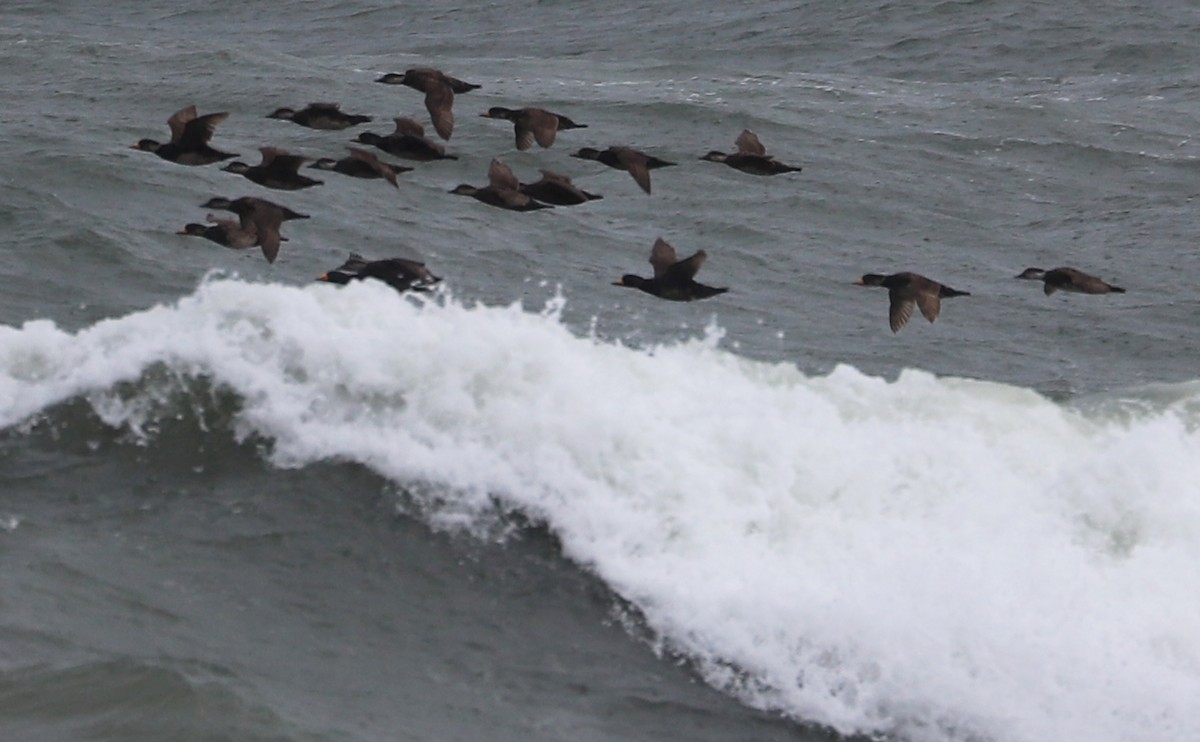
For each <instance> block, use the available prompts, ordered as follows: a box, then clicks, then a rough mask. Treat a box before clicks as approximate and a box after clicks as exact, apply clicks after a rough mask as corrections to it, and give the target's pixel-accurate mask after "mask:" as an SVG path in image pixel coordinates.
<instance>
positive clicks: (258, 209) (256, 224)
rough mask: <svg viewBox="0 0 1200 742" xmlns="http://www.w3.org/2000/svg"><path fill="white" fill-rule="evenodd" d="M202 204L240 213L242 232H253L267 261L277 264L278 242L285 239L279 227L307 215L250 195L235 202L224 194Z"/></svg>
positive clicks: (304, 217) (206, 206)
mask: <svg viewBox="0 0 1200 742" xmlns="http://www.w3.org/2000/svg"><path fill="white" fill-rule="evenodd" d="M201 206H203V207H204V208H206V209H222V210H224V211H232V212H233V213H235V214H237V215H238V219H239V220H240V224H239V227H240V229H241V230H242V231H243V232H253V234H254V235H255V237H256V244H257V245H259V246H260V247H261V248H262V251H263V256H264V257H265V258H266V259H267V262H268V263H274V262H275V258H276V257H277V256H278V255H279V243H280V242H281V241H282V240H283V238H282V237H280V235H279V228H280V226H281V225H282V224H283V222H284V221H286V220H288V219H307V218H308V215H307V214H300V213H297V212H295V211H292V210H291V209H289V208H287V207H286V206H280V205H279V204H277V203H273V202H271V201H268V200H266V199H265V198H253V197H250V196H245V197H242V198H238V199H234V200H232V201H231V200H229V199H227V198H221V197H217V198H210V199H209V200H208V201H206V202H204V203H203V204H201ZM185 229H186V227H185ZM189 234H190V233H189Z"/></svg>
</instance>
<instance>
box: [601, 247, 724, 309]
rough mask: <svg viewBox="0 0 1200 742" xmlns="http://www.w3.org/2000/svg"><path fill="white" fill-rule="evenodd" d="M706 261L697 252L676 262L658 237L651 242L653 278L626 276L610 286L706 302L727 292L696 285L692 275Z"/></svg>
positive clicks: (676, 259) (705, 257) (702, 253)
mask: <svg viewBox="0 0 1200 742" xmlns="http://www.w3.org/2000/svg"><path fill="white" fill-rule="evenodd" d="M707 259H708V253H706V252H704V251H703V250H700V251H698V252H696V254H695V255H692V256H691V257H689V258H684V259H683V260H680V259H679V258H678V257H677V256H676V255H675V248H674V247H671V245H670V244H668V243H667V241H666V240H664V239H662V238H661V237H660V238H658V239H657V240H655V242H654V247H653V248H652V249H651V250H650V265H652V266H653V267H654V277H653V278H643V277H641V276H635V275H633V274H631V273H626V274H625V275H623V276H621V278H620V279H619V280H617V281H614V282H613V285H614V286H629V287H630V288H635V289H640V290H642V291H645V292H646V293H647V294H653V295H654V296H657V297H659V298H660V299H668V300H670V301H695V300H697V299H707V298H708V297H710V296H716V295H717V294H723V293H725V292H726V291H728V290H729V289H728V288H715V287H713V286H705V285H704V284H702V283H696V281H695V280H694V279H695V277H696V272H697V271H699V270H700V266H701V265H703V264H704V261H705V260H707Z"/></svg>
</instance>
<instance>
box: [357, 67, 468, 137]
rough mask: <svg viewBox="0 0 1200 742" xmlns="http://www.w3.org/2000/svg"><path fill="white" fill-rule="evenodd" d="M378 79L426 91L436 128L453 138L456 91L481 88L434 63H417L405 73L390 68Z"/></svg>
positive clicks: (431, 116)
mask: <svg viewBox="0 0 1200 742" xmlns="http://www.w3.org/2000/svg"><path fill="white" fill-rule="evenodd" d="M376 82H381V83H384V84H387V85H404V86H406V87H410V88H412V89H413V90H418V91H420V92H422V93H424V94H425V110H427V111H429V117H430V120H431V121H433V128H434V130H435V131H436V132H437V133H438V136H440V137H441V138H442V139H446V140H449V139H450V135H451V134H452V133H453V132H454V112H453V110H452V107H453V105H454V94H455V93H469V92H470V91H472V90H476V89H477V88H479V86H478V85H474V84H472V83H469V82H465V81H463V80H459V79H458V78H456V77H451V76H450V75H447V74H446V73H445V72H442V71H441V70H435V69H432V68H430V67H414V68H412V69H408V70H405V71H404V72H403V73H397V72H389V73H388V74H386V75H383V76H382V77H380V78H379V79H378V80H376Z"/></svg>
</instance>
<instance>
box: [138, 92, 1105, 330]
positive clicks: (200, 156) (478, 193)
mask: <svg viewBox="0 0 1200 742" xmlns="http://www.w3.org/2000/svg"><path fill="white" fill-rule="evenodd" d="M377 82H380V83H385V84H389V85H405V86H407V87H410V88H413V89H415V90H418V91H420V92H422V93H424V94H425V107H426V109H427V110H428V112H429V116H430V120H431V122H432V124H433V128H434V131H435V132H437V135H438V136H439V137H441V138H442V139H443V140H447V141H448V140H449V139H450V136H451V134H452V133H453V131H454V113H453V109H452V106H453V103H454V95H455V94H456V93H458V94H462V93H467V92H470V91H471V90H475V89H476V88H478V87H479V86H478V85H475V84H472V83H468V82H464V81H463V80H459V79H457V78H454V77H451V76H449V75H447V74H445V73H444V72H442V71H440V70H435V69H430V68H414V69H410V70H407V71H406V72H403V73H389V74H386V75H383V76H382V77H380V78H379V79H378V80H377ZM481 116H483V117H484V118H491V119H502V120H507V121H510V122H512V124H513V129H514V133H515V138H516V146H517V149H518V150H522V151H524V150H528V149H529V148H530V147H532V146H533V144H534V143H535V142H536V143H537V144H538V146H540V147H550V146H552V145H553V144H554V141H555V139H556V135H557V133H558V132H559V131H565V130H570V129H583V128H587V125H586V124H578V123H576V122H574V121H572V120H571V119H569V118H567V117H566V116H563V115H561V114H557V113H553V112H551V111H547V110H545V109H543V108H535V107H527V108H520V109H515V110H514V109H509V108H502V107H498V106H497V107H492V108H490V109H488V111H487V112H486V113H483V114H481ZM228 117H229V114H228V113H210V114H207V115H204V116H200V115H198V114H197V111H196V108H195V106H188V107H186V108H183V109H181V110H179V111H176V112H175V114H174V115H172V116H171V117H170V118H169V119H168V120H167V124H168V126H170V129H171V139H170V141H169V142H165V143H159V142H156V141H154V140H152V139H142V140H141V141H139V142H138V143H137V144H135V145H133V148H134V149H139V150H144V151H147V152H153V153H154V154H156V155H158V156H159V157H161V158H162V159H164V160H168V161H170V162H175V163H178V164H181V165H193V166H195V165H210V164H214V163H218V162H222V161H224V160H229V159H232V158H234V157H237V155H236V154H234V153H230V152H222V151H220V150H217V149H215V148H213V147H212V146H211V145H210V144H209V142H210V141H211V139H212V136H213V133H214V131H215V129H216V127H217V125H218V124H220V123H221V122H222V121H224V120H225V119H226V118H228ZM268 118H273V119H281V120H286V121H292V122H293V123H296V124H299V125H301V126H305V127H308V128H312V129H325V130H343V129H347V128H349V127H352V126H358V125H360V124H365V123H368V122H370V121H371V117H370V116H363V115H357V114H349V113H345V112H343V111H342V110H341V108H340V107H339V106H338V104H336V103H311V104H309V105H308V106H307V107H305V108H303V109H301V110H294V109H291V108H279V109H277V110H275V111H274V112H273V113H271V114H269V115H268ZM394 123H395V129H394V130H393V131H392V132H391V133H388V134H384V135H380V134H376V133H373V132H362V133H360V134H358V135H357V136H356V137H355V138H354V139H353V141H354V142H355V143H357V144H364V145H368V146H371V147H375V148H376V149H378V150H380V151H382V152H384V153H386V154H389V155H392V156H394V157H399V158H402V159H406V160H412V161H417V162H429V161H433V160H443V159H458V158H457V157H455V156H454V155H452V154H448V153H447V152H446V149H445V146H444V145H442V144H441V143H440V142H437V141H435V140H433V139H430V138H429V137H427V136H426V135H425V128H424V126H423V125H422V124H421V123H420V122H418V121H415V120H413V119H411V118H396V119H395V120H394ZM735 146H736V148H737V151H736V152H732V153H725V152H719V151H712V152H709V153H708V154H706V155H704V156H703V157H701V158H700V159H701V160H706V161H710V162H718V163H723V164H725V165H727V166H729V167H731V168H733V169H735V170H738V171H741V172H743V173H747V174H750V175H759V176H772V175H779V174H783V173H791V172H800V170H801V168H800V167H794V166H791V165H785V164H784V163H781V162H779V161H777V160H775V159H774V158H773V157H772V156H770V155H768V154H767V151H766V148H765V147H763V145H762V143H761V142H760V141H759V139H758V136H757V135H756V134H755V133H754V132H752V131H750V130H749V129H747V130H744V131H743V132H742V133H741V135H739V136H738V137H737V139H736V141H735ZM347 149H348V150H349V152H350V154H349V156H348V157H344V158H341V159H334V158H320V159H317V160H315V161H312V164H311V165H309V167H310V168H313V169H317V170H323V171H330V172H336V173H340V174H342V175H347V176H350V177H355V178H365V179H383V180H386V181H387V182H388V183H390V184H391V185H392V186H394V187H396V188H399V184H398V182H397V180H396V176H397V175H399V174H401V173H404V172H408V171H410V170H412V169H413V168H411V167H407V166H404V165H399V164H396V163H389V162H384V161H383V160H381V159H380V158H379V157H378V156H377V155H375V154H374V153H372V152H370V151H368V150H366V149H362V148H359V147H348V148H347ZM259 152H260V154H261V155H262V160H261V162H259V163H258V164H257V165H250V164H247V163H245V162H242V161H240V160H235V161H233V162H231V163H229V164H227V165H226V166H225V167H223V168H222V170H225V171H227V172H231V173H235V174H238V175H242V176H244V177H246V178H248V179H249V180H251V181H253V182H255V183H257V184H259V185H261V186H264V187H266V188H271V189H275V190H285V191H293V190H299V189H302V188H310V187H312V186H317V185H322V184H323V181H320V180H317V179H315V178H311V177H309V176H307V175H304V174H302V173H301V172H300V167H301V165H303V164H304V163H305V162H309V161H310V158H307V157H303V156H300V155H292V154H289V153H288V152H287V151H286V150H283V149H280V148H278V147H262V148H260V150H259ZM571 156H572V157H576V158H580V159H584V160H594V161H596V162H600V163H602V164H604V165H607V166H609V167H611V168H615V169H618V170H623V171H625V172H627V173H629V175H630V177H632V178H633V180H634V181H635V182H636V183H637V185H638V186H639V187H640V188H641V189H642V190H643V191H645V192H646V193H647V194H649V193H650V187H651V186H650V171H651V170H654V169H657V168H662V167H668V166H671V165H674V164H675V163H673V162H667V161H666V160H662V159H659V158H657V157H654V156H652V155H649V154H646V153H644V152H641V151H639V150H636V149H634V148H632V147H625V146H612V147H609V148H607V149H604V150H597V149H593V148H591V147H584V148H582V149H579V150H578V151H576V152H574V153H573V154H572V155H571ZM541 172H542V178H541V180H539V181H537V182H535V183H521V182H520V181H519V180H518V179H517V177H516V175H515V174H514V173H513V171H512V170H511V169H510V168H509V167H508V166H507V165H505V164H504V163H503V162H501V161H500V160H498V159H493V160H492V162H491V165H490V166H489V168H488V184H487V185H485V186H473V185H469V184H462V185H459V186H457V187H456V188H454V189H453V190H452V191H451V193H454V194H457V195H464V196H471V197H472V198H475V199H477V200H479V201H481V202H483V203H485V204H488V205H490V206H494V207H497V208H502V209H508V210H512V211H533V210H537V209H547V208H552V207H554V206H572V205H577V204H582V203H586V202H588V201H591V200H594V199H598V198H601V196H599V195H597V194H593V193H588V192H586V191H584V190H582V189H580V188H578V187H577V186H575V185H574V184H573V183H572V182H571V180H570V178H568V177H567V176H565V175H561V174H559V173H554V172H550V171H546V170H543V171H541ZM201 206H202V207H204V208H208V209H217V210H224V211H230V212H232V213H233V214H235V215H236V216H237V219H236V220H235V219H226V218H220V217H217V216H215V215H213V214H211V213H210V214H208V216H207V221H208V224H197V223H192V224H187V225H186V226H185V227H184V228H183V229H181V230H180V231H179V234H186V235H193V236H198V237H204V238H206V239H209V240H212V241H213V242H216V243H218V244H221V245H224V246H226V247H229V248H234V249H244V248H251V247H259V248H261V249H262V252H263V255H264V256H265V257H266V259H267V260H268V261H269V262H274V261H275V258H276V256H277V255H278V254H279V247H280V243H281V242H284V241H286V239H287V238H285V237H282V236H281V235H280V229H281V227H282V224H283V222H285V221H288V220H291V219H307V218H308V215H307V214H300V213H298V212H295V211H293V210H291V209H289V208H287V207H286V206H282V205H280V204H277V203H274V202H272V201H269V200H267V199H263V198H257V197H253V196H244V197H241V198H237V199H228V198H224V197H215V198H211V199H209V200H208V201H206V202H205V203H203V204H201ZM707 257H708V256H707V254H706V253H705V251H704V250H700V251H698V252H696V253H695V254H693V255H691V256H690V257H688V258H684V259H682V260H681V259H680V258H679V257H678V256H677V255H676V253H675V248H673V247H672V246H671V245H670V244H668V243H667V242H666V241H665V240H663V239H661V238H660V239H658V240H656V241H655V243H654V246H653V248H652V249H651V252H650V265H651V267H652V268H653V270H654V274H653V276H652V277H650V278H644V277H641V276H637V275H633V274H626V275H624V276H622V277H621V278H620V279H618V280H617V281H615V282H614V285H617V286H628V287H631V288H636V289H640V290H641V291H644V292H646V293H648V294H652V295H654V296H657V297H660V298H662V299H668V300H672V301H693V300H697V299H706V298H708V297H711V296H715V295H717V294H721V293H724V292H725V291H727V290H728V289H727V288H715V287H712V286H706V285H704V284H701V283H698V282H696V280H695V276H696V273H697V272H698V271H699V270H700V267H701V265H703V264H704V261H705V260H706V259H707ZM367 278H372V279H376V280H380V281H384V282H386V283H387V284H389V285H391V286H393V287H394V288H396V289H397V290H399V291H405V290H409V289H414V290H427V289H428V288H430V287H431V286H432V285H433V284H435V283H437V282H438V281H440V280H441V279H440V278H438V277H437V276H435V275H433V273H431V272H430V271H429V270H428V269H427V268H426V267H425V265H424V264H423V263H420V262H417V261H414V260H406V259H404V258H388V259H384V260H366V259H365V258H363V257H362V256H360V255H358V254H355V253H351V255H350V257H349V259H348V260H347V261H346V262H345V263H344V264H343V265H341V266H339V267H338V268H336V269H334V270H331V271H329V272H327V273H325V274H324V275H322V276H321V277H320V279H319V280H323V281H329V282H332V283H339V284H345V283H349V282H350V281H355V280H364V279H367ZM1016 278H1021V279H1027V280H1039V281H1042V282H1043V286H1044V290H1045V293H1046V294H1047V295H1049V294H1052V293H1054V292H1055V291H1060V290H1061V291H1069V292H1074V293H1082V294H1107V293H1124V291H1125V290H1124V289H1122V288H1120V287H1118V286H1112V285H1110V284H1108V283H1105V282H1104V281H1102V280H1100V279H1099V278H1096V277H1095V276H1091V275H1088V274H1086V273H1083V272H1082V271H1079V270H1076V269H1074V268H1068V267H1061V268H1054V269H1052V270H1042V269H1040V268H1028V269H1026V270H1025V271H1023V272H1022V273H1021V274H1020V275H1018V276H1016ZM855 283H856V284H857V285H860V286H882V287H884V288H886V289H888V294H889V297H890V310H889V324H890V326H891V329H892V332H898V331H899V330H900V328H902V327H904V325H905V324H907V322H908V321H909V319H910V318H911V317H912V314H913V309H914V308H916V309H919V310H920V312H921V314H922V315H923V316H924V317H925V318H926V319H927V320H929V321H930V322H933V321H934V320H935V319H937V316H938V314H939V312H940V309H941V300H942V299H944V298H949V297H954V296H967V295H969V294H968V292H966V291H958V290H956V289H952V288H950V287H948V286H946V285H944V284H941V283H939V282H937V281H934V280H932V279H929V278H926V277H925V276H922V275H920V274H917V273H912V272H903V273H895V274H892V275H887V276H885V275H880V274H875V273H868V274H866V275H864V276H863V277H862V278H861V279H859V280H858V281H856V282H855Z"/></svg>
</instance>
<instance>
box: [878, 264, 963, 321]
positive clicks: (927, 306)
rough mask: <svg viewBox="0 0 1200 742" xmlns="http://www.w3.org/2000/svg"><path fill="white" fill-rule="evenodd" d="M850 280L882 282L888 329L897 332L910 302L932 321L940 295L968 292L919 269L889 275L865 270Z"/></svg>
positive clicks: (907, 315) (908, 314) (938, 308)
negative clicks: (922, 272) (923, 273)
mask: <svg viewBox="0 0 1200 742" xmlns="http://www.w3.org/2000/svg"><path fill="white" fill-rule="evenodd" d="M854 283H855V284H856V285H858V286H882V287H884V288H885V289H887V290H888V298H889V299H890V300H891V307H890V308H889V310H888V324H889V325H890V326H891V328H892V332H899V331H900V328H901V327H904V325H906V324H908V320H909V319H910V318H911V317H912V313H913V307H914V306H916V307H917V308H918V309H920V310H921V314H923V315H925V319H927V320H929V321H930V322H933V321H934V320H935V319H937V317H938V313H939V312H940V311H941V309H942V299H947V298H949V297H952V296H970V294H969V293H967V292H966V291H958V290H956V289H952V288H950V287H949V286H946V285H944V284H940V283H938V282H937V281H933V280H931V279H928V278H926V277H925V276H922V275H920V274H919V273H910V272H907V271H905V272H904V273H893V274H892V275H890V276H883V275H880V274H878V273H868V274H866V275H864V276H863V277H862V278H860V279H858V280H857V281H855V282H854Z"/></svg>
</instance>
